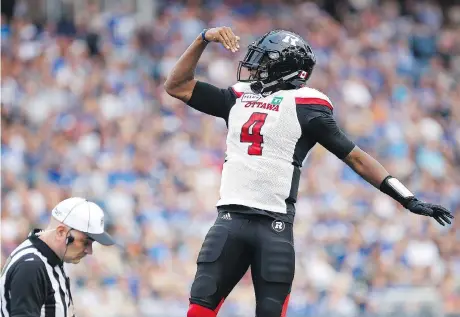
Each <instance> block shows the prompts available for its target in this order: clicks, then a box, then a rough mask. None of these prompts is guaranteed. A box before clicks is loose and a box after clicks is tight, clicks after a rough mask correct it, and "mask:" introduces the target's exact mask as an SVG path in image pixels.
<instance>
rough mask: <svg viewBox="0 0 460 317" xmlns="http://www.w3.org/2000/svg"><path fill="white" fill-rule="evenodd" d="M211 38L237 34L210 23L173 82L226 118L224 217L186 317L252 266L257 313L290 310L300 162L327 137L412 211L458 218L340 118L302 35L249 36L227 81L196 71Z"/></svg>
mask: <svg viewBox="0 0 460 317" xmlns="http://www.w3.org/2000/svg"><path fill="white" fill-rule="evenodd" d="M210 42H218V43H221V44H223V46H224V47H225V48H226V49H228V50H229V51H231V52H236V51H238V50H239V48H240V47H239V37H238V36H235V34H234V33H233V31H232V30H231V29H230V28H229V27H217V28H211V29H206V30H204V31H203V32H202V33H201V34H200V35H198V36H197V38H196V40H195V41H194V42H193V43H192V44H191V45H190V46H189V47H188V49H187V50H186V51H185V52H184V53H183V55H182V56H181V57H180V59H179V60H178V61H177V63H176V65H175V67H174V68H173V70H172V71H171V73H170V74H169V76H168V78H167V80H166V82H165V85H164V87H165V89H166V91H167V92H168V93H169V94H170V95H171V96H173V97H175V98H178V99H180V100H182V101H183V102H185V103H186V104H188V105H189V106H191V107H193V108H195V109H197V110H199V111H201V112H204V113H206V114H209V115H212V116H216V117H220V118H223V119H224V120H225V122H226V124H227V127H228V134H227V151H226V158H225V162H224V165H223V172H222V179H221V187H220V200H219V201H218V203H217V209H218V217H217V219H216V222H215V224H214V225H213V226H212V227H211V228H210V230H209V232H208V234H207V235H206V238H205V240H204V242H203V245H202V248H201V250H200V253H199V255H198V259H197V272H196V276H195V280H194V282H193V285H192V287H191V294H190V307H189V311H188V314H187V316H188V317H215V316H216V315H217V313H218V311H219V308H220V306H221V305H222V303H223V302H224V300H225V298H226V297H227V296H228V294H229V293H230V292H231V290H232V289H233V287H234V286H235V285H236V284H237V283H238V281H239V280H240V279H241V278H242V277H243V275H244V274H245V272H246V271H247V269H248V267H249V266H251V273H252V280H253V284H254V289H255V296H256V302H257V303H256V316H259V317H275V316H276V317H280V316H285V314H286V310H287V304H288V301H289V294H290V290H291V285H292V281H293V278H294V268H295V252H294V246H293V230H292V226H293V221H294V214H295V203H296V199H297V191H298V186H299V177H300V169H301V167H302V162H303V161H304V159H305V157H306V155H307V154H308V152H309V151H310V150H311V149H312V147H313V146H314V145H315V144H316V143H319V144H321V145H322V146H324V147H325V148H326V149H327V150H329V151H330V152H332V153H333V154H335V155H336V156H337V157H338V158H339V159H341V160H343V161H344V162H345V163H346V164H348V165H349V166H350V167H351V168H352V169H353V170H354V171H355V172H356V173H358V174H359V175H360V176H361V177H363V178H364V179H365V180H366V181H368V182H369V183H370V184H372V185H374V186H375V187H376V188H377V189H379V190H380V191H382V192H383V193H385V194H387V195H389V196H390V197H392V198H394V199H395V200H396V201H398V202H399V203H400V204H401V205H403V206H404V207H405V208H407V209H408V210H409V211H411V212H413V213H415V214H418V215H424V216H429V217H433V218H434V219H435V220H436V221H437V222H439V223H440V224H441V225H445V224H450V223H451V221H450V219H451V218H453V216H452V215H451V213H450V212H449V211H448V210H446V209H445V208H444V207H442V206H438V205H433V204H429V203H426V202H423V201H420V200H418V199H417V198H416V197H414V195H413V194H412V193H411V192H410V190H409V189H407V188H406V187H405V186H404V185H403V184H402V183H401V182H400V181H399V180H398V179H396V178H395V177H392V176H391V175H390V174H389V173H388V172H387V171H386V169H385V168H384V167H383V166H382V165H381V164H379V162H377V161H376V160H375V159H374V158H372V157H371V156H370V155H368V154H367V153H365V152H364V151H362V150H361V149H360V148H359V147H357V146H356V145H355V144H354V143H353V142H352V141H351V140H349V139H348V138H347V137H346V136H345V135H344V133H343V132H342V131H341V130H340V128H339V127H338V126H337V124H336V122H335V120H334V117H333V112H334V106H333V104H332V102H331V100H330V99H329V98H328V97H327V96H326V95H325V94H323V93H321V92H320V91H318V90H315V89H312V88H309V87H307V86H306V82H307V80H308V79H309V78H310V76H311V74H312V71H313V68H314V66H315V63H316V60H315V55H314V54H313V52H312V49H311V47H310V46H309V44H308V43H307V42H306V41H305V40H304V39H302V38H301V37H300V36H299V35H297V34H295V33H293V32H288V31H284V30H274V31H271V32H269V33H267V34H265V35H264V36H262V37H261V38H260V39H258V40H257V41H255V42H254V43H253V44H251V45H250V46H249V48H248V51H247V54H246V56H245V58H244V60H243V61H241V62H240V63H239V66H238V72H237V83H236V84H235V85H233V86H231V87H228V88H225V89H220V88H217V87H215V86H213V85H211V84H208V83H204V82H200V81H197V80H195V79H194V71H195V68H196V66H197V63H198V60H199V59H200V56H201V54H202V53H203V51H204V50H205V48H206V46H207V45H208V44H209V43H210Z"/></svg>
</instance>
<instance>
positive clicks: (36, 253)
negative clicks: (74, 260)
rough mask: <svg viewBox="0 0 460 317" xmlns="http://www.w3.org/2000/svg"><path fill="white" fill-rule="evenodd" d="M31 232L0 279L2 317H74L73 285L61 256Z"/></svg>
mask: <svg viewBox="0 0 460 317" xmlns="http://www.w3.org/2000/svg"><path fill="white" fill-rule="evenodd" d="M39 231H40V230H39V229H35V230H33V231H32V232H31V234H30V235H29V237H28V239H27V240H26V241H24V242H23V243H22V244H20V245H19V246H18V247H17V248H16V249H15V250H14V251H13V253H11V255H10V257H9V258H8V259H7V261H6V264H5V266H4V267H3V270H2V275H1V280H0V295H1V313H2V314H1V317H32V316H33V317H38V316H40V317H74V316H75V315H74V311H73V302H72V295H71V294H70V282H69V278H68V277H67V275H66V272H65V270H64V266H63V263H62V261H61V260H60V259H59V257H58V256H57V255H56V253H54V251H53V250H51V249H50V247H48V245H47V244H46V243H45V242H43V241H42V240H41V239H39V238H38V236H37V235H36V234H37V232H39Z"/></svg>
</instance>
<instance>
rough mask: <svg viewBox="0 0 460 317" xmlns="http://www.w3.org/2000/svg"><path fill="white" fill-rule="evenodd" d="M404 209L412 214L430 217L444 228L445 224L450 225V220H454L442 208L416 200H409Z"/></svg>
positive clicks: (449, 213) (447, 211)
mask: <svg viewBox="0 0 460 317" xmlns="http://www.w3.org/2000/svg"><path fill="white" fill-rule="evenodd" d="M406 208H407V209H409V210H410V211H411V212H413V213H414V214H418V215H422V216H428V217H432V218H434V220H436V221H437V222H438V223H439V224H440V225H442V226H445V225H446V224H451V221H450V219H453V218H454V216H452V214H451V212H450V211H449V210H447V209H446V208H444V207H443V206H440V205H433V204H429V203H426V202H423V201H420V200H418V199H417V198H413V199H411V200H410V201H409V202H408V203H407V205H406Z"/></svg>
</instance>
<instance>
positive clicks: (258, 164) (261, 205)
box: [217, 82, 332, 214]
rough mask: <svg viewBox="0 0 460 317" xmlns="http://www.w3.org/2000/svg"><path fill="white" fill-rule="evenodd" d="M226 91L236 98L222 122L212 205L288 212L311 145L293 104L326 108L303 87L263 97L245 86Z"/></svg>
mask: <svg viewBox="0 0 460 317" xmlns="http://www.w3.org/2000/svg"><path fill="white" fill-rule="evenodd" d="M232 89H233V91H234V93H235V95H236V96H237V99H236V102H235V104H234V105H233V107H232V108H231V110H230V113H229V117H228V134H227V151H226V160H225V163H224V166H223V172H222V180H221V188H220V200H219V201H218V203H217V206H224V205H242V206H246V207H252V208H258V209H262V210H266V211H271V212H275V213H281V214H286V213H289V212H290V208H294V204H295V202H296V199H297V191H298V185H299V179H300V168H301V166H302V162H303V161H304V159H305V157H306V155H307V154H308V152H309V151H310V150H311V148H312V147H313V145H314V144H315V142H313V141H309V139H308V136H306V135H303V133H302V122H301V120H302V118H301V117H300V116H299V115H298V107H299V106H297V104H315V105H324V106H326V107H329V108H331V109H332V103H331V101H330V100H329V98H328V97H327V96H326V95H324V94H323V93H321V92H319V91H318V90H315V89H312V88H308V87H304V88H300V89H297V90H281V91H278V92H275V93H273V94H271V95H269V96H267V97H263V96H261V95H257V94H254V93H253V92H252V91H251V89H250V84H249V83H241V82H240V83H237V84H235V85H234V86H232Z"/></svg>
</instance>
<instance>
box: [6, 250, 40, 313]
mask: <svg viewBox="0 0 460 317" xmlns="http://www.w3.org/2000/svg"><path fill="white" fill-rule="evenodd" d="M30 259H33V260H28V259H26V260H24V261H21V262H19V263H17V264H16V265H15V267H13V268H11V269H10V271H9V272H8V274H11V275H10V276H9V278H8V280H9V281H10V282H9V285H10V287H9V293H10V296H9V298H10V309H11V314H10V315H11V316H15V317H23V316H24V317H26V316H27V317H28V316H40V310H41V307H42V306H43V304H44V303H45V299H46V294H45V292H46V289H47V277H46V268H45V264H44V263H43V262H42V261H41V260H40V259H37V258H35V257H33V256H30ZM10 272H11V273H10Z"/></svg>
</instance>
